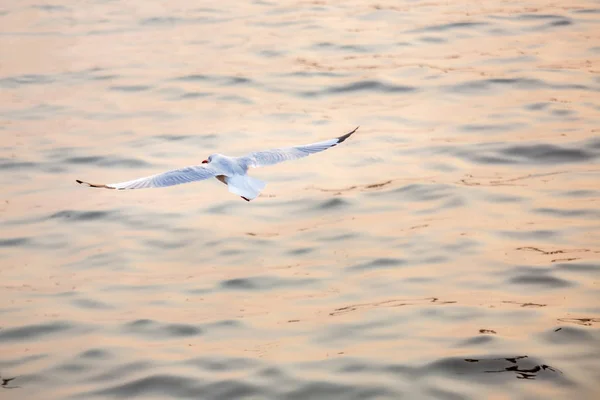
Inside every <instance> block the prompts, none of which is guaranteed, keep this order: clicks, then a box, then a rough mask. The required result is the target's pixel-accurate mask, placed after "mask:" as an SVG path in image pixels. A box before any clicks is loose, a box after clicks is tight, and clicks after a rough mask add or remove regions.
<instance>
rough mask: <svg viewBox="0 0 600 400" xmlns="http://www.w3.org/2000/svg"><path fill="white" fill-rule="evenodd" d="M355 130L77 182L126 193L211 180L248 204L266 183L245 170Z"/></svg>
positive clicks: (318, 147) (316, 148)
mask: <svg viewBox="0 0 600 400" xmlns="http://www.w3.org/2000/svg"><path fill="white" fill-rule="evenodd" d="M357 129H358V127H356V128H355V129H354V130H353V131H352V132H349V133H346V134H345V135H343V136H340V137H338V138H335V139H330V140H324V141H322V142H317V143H312V144H306V145H301V146H294V147H284V148H280V149H272V150H264V151H257V152H254V153H250V154H247V155H245V156H243V157H227V156H224V155H222V154H211V155H210V156H209V157H208V158H207V159H206V160H204V161H202V164H200V165H192V166H190V167H185V168H179V169H174V170H172V171H167V172H163V173H162V174H156V175H151V176H147V177H144V178H139V179H134V180H131V181H127V182H120V183H108V184H93V183H89V182H84V181H81V180H79V179H77V183H80V184H82V185H86V186H89V187H93V188H104V189H116V190H125V189H146V188H159V187H166V186H174V185H180V184H182V183H189V182H195V181H202V180H205V179H208V178H213V177H214V178H217V179H218V180H219V181H221V182H223V183H224V184H226V185H227V187H228V188H229V191H230V192H231V193H234V194H237V195H238V196H240V197H241V198H242V199H244V200H246V201H250V200H253V199H255V198H256V197H257V196H258V194H259V193H260V192H261V190H263V189H264V187H265V185H266V183H265V182H263V181H261V180H259V179H256V178H253V177H251V176H249V175H248V174H247V172H248V168H250V167H253V168H256V167H264V166H267V165H273V164H278V163H280V162H283V161H289V160H296V159H298V158H302V157H306V156H308V155H310V154H313V153H318V152H320V151H323V150H327V149H329V148H331V147H333V146H336V145H338V144H340V143H342V142H343V141H345V140H346V139H348V138H349V137H350V136H351V135H352V134H353V133H354V132H356V130H357Z"/></svg>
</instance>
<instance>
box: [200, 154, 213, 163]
mask: <svg viewBox="0 0 600 400" xmlns="http://www.w3.org/2000/svg"><path fill="white" fill-rule="evenodd" d="M213 156H214V154H211V155H210V156H208V158H207V159H206V160H203V161H202V164H208V163H209V162H211V161H212V159H213Z"/></svg>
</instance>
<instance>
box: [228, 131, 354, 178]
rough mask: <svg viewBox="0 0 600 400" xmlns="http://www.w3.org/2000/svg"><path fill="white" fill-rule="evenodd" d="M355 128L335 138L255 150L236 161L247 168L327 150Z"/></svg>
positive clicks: (341, 140)
mask: <svg viewBox="0 0 600 400" xmlns="http://www.w3.org/2000/svg"><path fill="white" fill-rule="evenodd" d="M357 129H358V127H356V128H355V129H354V130H353V131H352V132H349V133H346V134H345V135H343V136H340V137H338V138H335V139H330V140H324V141H322V142H317V143H312V144H306V145H302V146H294V147H284V148H281V149H272V150H264V151H256V152H254V153H250V154H248V155H245V156H243V157H238V159H237V161H238V162H239V163H240V164H241V165H243V166H244V167H245V168H246V169H247V168H249V167H254V168H256V167H264V166H267V165H273V164H278V163H280V162H283V161H289V160H296V159H298V158H302V157H306V156H308V155H310V154H313V153H318V152H320V151H323V150H327V149H329V148H330V147H333V146H335V145H338V144H340V143H342V142H343V141H344V140H346V139H348V138H349V137H350V136H351V135H352V134H353V133H354V132H356V130H357Z"/></svg>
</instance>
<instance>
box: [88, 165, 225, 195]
mask: <svg viewBox="0 0 600 400" xmlns="http://www.w3.org/2000/svg"><path fill="white" fill-rule="evenodd" d="M216 175H219V172H218V171H217V170H216V169H214V168H212V167H211V166H209V165H205V164H202V165H194V166H191V167H185V168H180V169H174V170H172V171H167V172H163V173H162V174H156V175H151V176H147V177H144V178H139V179H134V180H132V181H127V182H119V183H108V184H93V183H89V182H84V181H80V180H79V179H77V183H81V184H82V185H87V186H90V187H94V188H105V189H117V190H125V189H146V188H159V187H167V186H173V185H180V184H182V183H189V182H195V181H202V180H204V179H208V178H212V177H214V176H216Z"/></svg>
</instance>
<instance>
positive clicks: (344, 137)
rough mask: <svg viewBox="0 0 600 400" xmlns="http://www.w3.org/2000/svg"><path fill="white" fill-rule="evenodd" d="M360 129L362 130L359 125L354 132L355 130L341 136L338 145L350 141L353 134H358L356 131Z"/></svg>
mask: <svg viewBox="0 0 600 400" xmlns="http://www.w3.org/2000/svg"><path fill="white" fill-rule="evenodd" d="M358 128H360V125H359V126H357V127H356V128H354V130H353V131H352V132H348V133H346V134H345V135H344V136H340V137H339V138H338V142H337V143H336V144H340V143H342V142H343V141H344V140H346V139H348V138H349V137H350V136H352V134H353V133H354V132H356V131H357V130H358Z"/></svg>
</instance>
